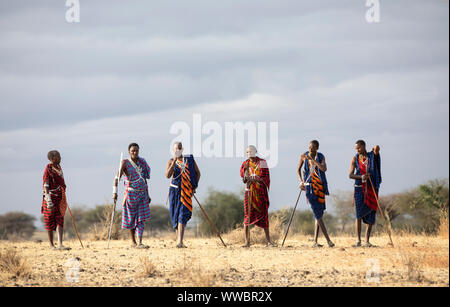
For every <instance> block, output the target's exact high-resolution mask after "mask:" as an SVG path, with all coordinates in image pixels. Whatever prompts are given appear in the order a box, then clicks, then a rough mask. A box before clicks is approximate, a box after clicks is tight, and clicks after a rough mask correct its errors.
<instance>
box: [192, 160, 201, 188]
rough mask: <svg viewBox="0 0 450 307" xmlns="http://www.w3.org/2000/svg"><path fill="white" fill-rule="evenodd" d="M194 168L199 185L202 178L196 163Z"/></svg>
mask: <svg viewBox="0 0 450 307" xmlns="http://www.w3.org/2000/svg"><path fill="white" fill-rule="evenodd" d="M194 168H195V173H196V174H197V183H198V182H200V177H201V175H202V174H201V173H200V169H199V168H198V165H197V162H195V161H194Z"/></svg>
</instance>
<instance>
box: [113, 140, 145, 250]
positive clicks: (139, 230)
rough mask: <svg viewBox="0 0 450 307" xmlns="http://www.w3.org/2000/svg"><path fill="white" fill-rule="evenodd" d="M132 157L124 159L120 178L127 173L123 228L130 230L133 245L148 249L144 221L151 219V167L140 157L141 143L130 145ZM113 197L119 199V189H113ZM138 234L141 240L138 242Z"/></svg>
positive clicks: (115, 199)
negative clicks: (143, 242) (149, 182)
mask: <svg viewBox="0 0 450 307" xmlns="http://www.w3.org/2000/svg"><path fill="white" fill-rule="evenodd" d="M128 152H129V154H130V158H129V159H127V160H123V161H122V166H121V168H120V174H119V179H118V180H120V177H122V175H125V177H126V178H125V182H124V183H125V195H124V200H123V212H122V228H123V229H129V230H130V236H131V242H132V247H134V248H138V249H147V248H149V246H147V245H144V244H142V236H143V234H144V223H145V221H147V220H149V219H150V207H149V205H150V202H151V199H150V196H149V193H148V184H147V180H150V167H149V166H148V164H147V162H146V161H145V160H144V159H143V158H141V157H139V145H138V144H136V143H132V144H130V145H129V146H128ZM113 199H114V201H117V191H116V190H114V191H113ZM136 236H137V237H138V240H139V242H138V243H136Z"/></svg>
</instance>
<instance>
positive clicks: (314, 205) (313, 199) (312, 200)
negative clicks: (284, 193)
mask: <svg viewBox="0 0 450 307" xmlns="http://www.w3.org/2000/svg"><path fill="white" fill-rule="evenodd" d="M305 155H309V151H307V152H306V153H305ZM323 159H324V155H323V154H321V153H320V152H318V153H317V157H316V160H317V162H319V163H322V161H323ZM304 171H305V172H304V180H306V181H305V183H311V182H312V181H311V177H309V173H310V169H309V163H308V161H305V164H304ZM318 171H319V177H320V181H321V182H322V185H323V190H324V192H325V195H329V194H330V193H329V191H328V182H327V177H326V175H325V173H324V172H322V171H321V170H320V169H319V170H318ZM305 193H306V198H307V199H308V202H309V205H310V206H311V210H312V211H313V213H314V218H315V219H316V220H319V219H321V218H322V217H323V212H324V211H325V210H326V209H327V208H326V205H325V204H321V203H319V200H318V199H317V195H315V194H314V191H313V189H312V185H307V186H306V187H305Z"/></svg>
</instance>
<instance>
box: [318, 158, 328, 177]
mask: <svg viewBox="0 0 450 307" xmlns="http://www.w3.org/2000/svg"><path fill="white" fill-rule="evenodd" d="M317 167H318V168H319V169H320V170H321V171H322V172H324V173H325V172H326V171H327V163H326V162H325V157H323V160H322V163H320V164H317Z"/></svg>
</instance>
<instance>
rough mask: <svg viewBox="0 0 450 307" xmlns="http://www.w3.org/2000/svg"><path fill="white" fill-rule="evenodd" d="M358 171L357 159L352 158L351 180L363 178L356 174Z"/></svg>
mask: <svg viewBox="0 0 450 307" xmlns="http://www.w3.org/2000/svg"><path fill="white" fill-rule="evenodd" d="M355 170H356V157H353V158H352V162H351V163H350V174H349V178H350V179H361V176H359V175H356V174H355Z"/></svg>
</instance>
